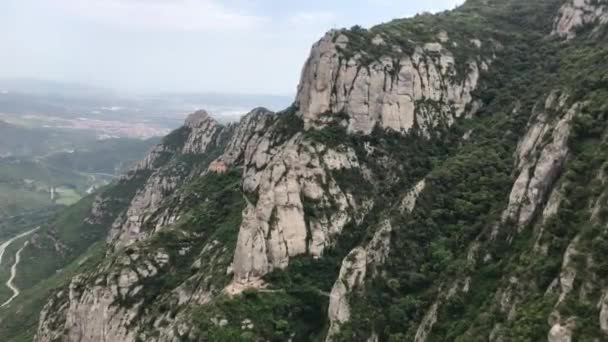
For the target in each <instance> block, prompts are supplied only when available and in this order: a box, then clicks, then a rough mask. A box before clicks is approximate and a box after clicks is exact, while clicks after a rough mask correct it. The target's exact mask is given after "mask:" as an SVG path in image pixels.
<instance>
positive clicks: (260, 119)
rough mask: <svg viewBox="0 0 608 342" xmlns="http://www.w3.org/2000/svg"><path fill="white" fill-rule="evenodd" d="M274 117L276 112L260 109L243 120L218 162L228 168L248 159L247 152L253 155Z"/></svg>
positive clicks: (256, 109) (252, 111)
mask: <svg viewBox="0 0 608 342" xmlns="http://www.w3.org/2000/svg"><path fill="white" fill-rule="evenodd" d="M274 115H275V113H274V112H272V111H270V110H268V109H266V108H263V107H258V108H254V109H253V110H251V112H249V113H248V114H247V115H245V116H244V117H243V118H241V120H240V121H239V123H238V124H237V125H236V128H235V129H234V133H233V134H232V137H231V139H230V141H229V142H228V144H227V145H226V148H225V149H224V153H223V154H222V156H220V157H219V158H218V159H217V160H216V162H217V163H221V164H222V165H225V166H227V167H230V166H233V165H234V164H238V163H240V162H242V161H243V159H244V158H246V154H247V151H248V150H249V152H250V153H251V150H252V149H253V148H255V147H256V146H257V144H258V143H259V140H260V139H261V137H262V136H263V134H264V133H265V132H266V128H267V124H268V121H269V120H270V119H271V118H273V117H274Z"/></svg>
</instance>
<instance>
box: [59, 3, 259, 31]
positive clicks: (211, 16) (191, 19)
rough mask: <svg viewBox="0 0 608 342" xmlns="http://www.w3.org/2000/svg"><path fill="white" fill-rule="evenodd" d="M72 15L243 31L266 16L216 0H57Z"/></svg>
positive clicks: (120, 22)
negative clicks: (249, 12)
mask: <svg viewBox="0 0 608 342" xmlns="http://www.w3.org/2000/svg"><path fill="white" fill-rule="evenodd" d="M56 4H57V5H59V6H61V9H63V10H65V11H66V12H67V13H69V14H70V15H74V16H79V17H84V18H86V19H90V20H95V21H97V22H101V23H104V24H109V25H113V26H121V27H135V28H143V29H161V30H191V31H212V30H242V29H251V28H254V27H257V26H259V25H260V24H261V23H262V22H264V21H265V20H266V19H265V18H263V17H259V16H255V15H249V14H246V13H240V12H238V11H235V10H232V9H229V8H227V7H225V6H223V5H222V4H221V3H219V2H218V1H217V0H57V2H56Z"/></svg>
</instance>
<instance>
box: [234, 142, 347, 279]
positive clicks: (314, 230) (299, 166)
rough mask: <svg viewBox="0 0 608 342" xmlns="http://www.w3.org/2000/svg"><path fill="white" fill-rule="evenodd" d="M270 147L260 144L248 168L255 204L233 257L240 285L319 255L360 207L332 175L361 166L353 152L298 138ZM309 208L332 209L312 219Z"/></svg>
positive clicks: (245, 215) (247, 187)
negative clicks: (294, 261) (291, 262)
mask: <svg viewBox="0 0 608 342" xmlns="http://www.w3.org/2000/svg"><path fill="white" fill-rule="evenodd" d="M272 145H273V144H272V139H271V138H269V137H268V138H267V140H264V141H261V142H260V143H259V144H258V145H257V146H256V148H255V150H254V151H252V153H251V154H250V155H249V156H248V157H249V158H248V163H247V164H246V165H247V166H246V170H245V173H244V179H243V190H244V191H245V192H246V193H251V194H255V195H256V197H257V198H256V199H257V201H256V202H255V203H252V202H250V203H249V204H248V206H247V208H246V209H245V212H244V213H243V223H242V225H241V228H240V231H239V237H238V242H237V247H236V250H235V254H234V265H233V270H234V279H235V282H236V283H240V284H246V283H251V282H256V280H257V279H258V278H260V277H261V276H263V275H265V274H266V273H268V272H269V271H271V270H272V269H274V268H284V267H286V266H287V265H288V263H289V258H290V257H293V256H296V255H301V254H305V253H310V254H311V255H313V256H316V257H320V256H321V255H322V253H323V250H324V249H325V248H326V247H327V246H329V245H331V244H332V243H333V241H334V239H335V237H336V236H337V235H339V234H340V232H341V230H342V228H343V227H344V226H345V225H346V224H347V223H348V222H349V221H350V220H351V219H352V216H351V214H350V211H351V210H352V209H353V208H355V207H356V206H357V203H355V201H354V200H353V199H352V197H351V196H350V195H349V194H348V193H345V192H344V191H343V190H342V189H340V188H339V187H338V185H337V184H336V182H335V180H334V179H333V177H332V176H331V171H332V170H343V169H352V168H356V167H358V161H357V158H356V156H355V154H354V152H353V151H351V150H348V149H346V150H344V151H337V150H333V149H327V148H325V147H324V146H322V145H318V144H316V145H312V144H310V143H309V142H307V141H306V140H305V139H303V137H302V135H300V134H297V135H296V136H294V137H293V138H291V139H290V140H289V141H287V142H286V143H284V144H283V145H282V146H279V147H275V148H273V147H271V146H272ZM305 204H306V205H307V206H310V207H316V208H330V209H331V210H327V212H326V215H321V216H320V217H318V218H310V219H309V218H307V217H305V210H306V209H307V208H305Z"/></svg>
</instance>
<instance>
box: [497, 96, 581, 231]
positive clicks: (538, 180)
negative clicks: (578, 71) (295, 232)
mask: <svg viewBox="0 0 608 342" xmlns="http://www.w3.org/2000/svg"><path fill="white" fill-rule="evenodd" d="M549 99H551V96H550V97H549ZM564 101H565V100H564V99H563V98H562V100H560V103H559V104H557V105H556V108H554V109H555V110H558V111H561V115H560V116H559V117H558V118H551V119H550V118H549V116H548V115H547V114H546V112H545V111H541V112H540V113H538V114H537V115H536V116H535V117H533V118H532V119H531V122H530V123H529V125H528V131H527V133H526V135H525V136H524V137H523V139H522V140H521V141H520V143H519V145H518V147H517V152H516V159H517V169H518V170H519V175H518V177H517V180H516V181H515V184H514V185H513V189H512V190H511V195H510V196H509V205H508V207H507V209H506V210H505V212H504V213H503V221H507V220H509V221H512V222H514V223H516V224H517V227H518V229H519V230H521V229H524V228H525V227H526V226H527V225H528V224H529V223H530V222H531V221H532V220H533V219H534V217H535V215H536V214H537V213H538V211H539V209H540V207H541V205H542V204H543V201H545V200H546V198H547V196H548V195H549V193H550V191H551V189H552V186H553V185H554V183H555V181H556V180H557V178H558V176H559V174H560V172H561V169H562V167H563V164H564V162H565V161H566V158H567V157H568V153H569V149H568V138H569V137H570V131H571V126H572V119H573V118H574V116H575V115H576V114H577V113H578V111H579V110H580V107H581V105H580V104H575V105H573V106H572V107H570V109H568V110H565V109H564V108H563V107H562V106H563V103H564ZM548 104H550V105H551V106H553V105H554V104H553V101H549V100H548Z"/></svg>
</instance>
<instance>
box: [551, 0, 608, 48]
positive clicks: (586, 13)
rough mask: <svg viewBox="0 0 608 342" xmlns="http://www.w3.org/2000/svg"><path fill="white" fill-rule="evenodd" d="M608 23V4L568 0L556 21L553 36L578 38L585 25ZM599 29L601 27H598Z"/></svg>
mask: <svg viewBox="0 0 608 342" xmlns="http://www.w3.org/2000/svg"><path fill="white" fill-rule="evenodd" d="M606 23H608V3H606V1H603V0H568V1H567V2H566V3H565V4H564V5H563V6H562V7H561V9H560V11H559V15H558V17H557V19H556V20H555V24H554V28H553V34H554V35H558V36H560V37H564V38H567V39H572V38H574V37H576V33H577V30H578V29H580V28H582V27H583V26H585V25H593V24H595V25H604V24H606ZM598 27H599V26H598Z"/></svg>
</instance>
